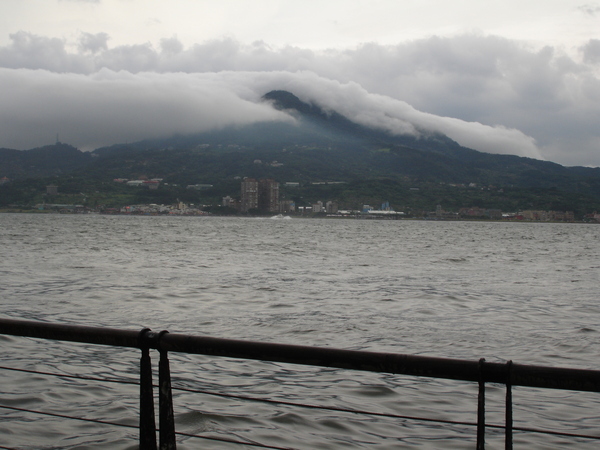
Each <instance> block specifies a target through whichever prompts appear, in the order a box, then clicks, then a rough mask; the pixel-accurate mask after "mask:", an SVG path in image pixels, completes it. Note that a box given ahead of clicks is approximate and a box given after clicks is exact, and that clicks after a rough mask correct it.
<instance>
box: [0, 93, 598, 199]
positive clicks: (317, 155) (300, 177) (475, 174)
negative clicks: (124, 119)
mask: <svg viewBox="0 0 600 450" xmlns="http://www.w3.org/2000/svg"><path fill="white" fill-rule="evenodd" d="M263 101H265V102H269V103H271V104H272V105H273V107H275V108H277V109H279V110H282V111H285V112H286V113H288V114H290V115H291V116H293V117H294V118H295V119H296V120H295V123H287V122H286V123H284V122H278V123H275V122H269V123H257V124H252V125H248V126H240V127H228V128H224V129H220V130H214V131H210V132H204V133H198V134H195V135H185V136H184V135H177V136H171V137H168V138H164V139H149V140H145V141H140V142H134V143H129V144H118V145H112V146H110V147H105V148H100V149H96V150H95V151H94V152H91V153H86V152H81V151H79V150H77V149H76V148H74V147H72V146H70V145H67V144H62V143H57V144H55V145H49V146H46V147H41V148H37V149H33V150H28V151H17V150H10V149H0V178H1V177H8V178H10V179H16V180H18V179H25V178H40V177H50V176H59V177H60V176H66V175H70V176H72V177H75V178H77V179H81V180H87V181H85V182H90V183H91V180H92V181H94V189H95V190H101V189H104V188H103V187H102V186H103V185H102V183H105V185H106V186H108V185H110V183H111V182H112V180H113V179H115V178H128V179H137V178H162V179H163V180H164V183H169V184H171V185H172V184H178V185H182V186H187V185H195V184H212V185H213V186H214V189H213V191H212V194H213V196H214V197H213V198H218V197H219V196H224V195H232V196H235V195H238V192H239V181H238V180H239V179H240V178H242V177H254V178H274V179H275V180H277V181H280V182H282V183H285V182H299V183H303V184H308V183H314V182H325V181H329V182H331V181H337V182H345V183H354V185H356V186H363V187H362V188H357V189H358V190H357V191H356V195H357V196H360V195H362V194H361V192H360V191H361V189H363V191H364V190H365V189H366V190H369V189H370V190H372V191H373V189H375V188H373V187H372V186H373V185H371V187H369V188H366V187H365V186H366V185H365V184H364V182H365V181H368V180H388V181H389V182H391V183H396V187H397V186H399V185H400V184H403V185H412V186H416V185H419V183H430V184H431V185H434V184H437V185H439V184H440V183H445V184H447V185H477V186H490V185H492V186H495V187H497V188H519V189H538V190H539V189H546V190H553V191H556V192H563V193H568V194H569V195H580V196H588V197H589V198H595V199H597V200H600V168H594V169H592V168H584V167H564V166H561V165H559V164H555V163H552V162H547V161H539V160H535V159H530V158H522V157H518V156H511V155H496V154H489V153H482V152H478V151H476V150H473V149H469V148H465V147H462V146H460V145H459V144H458V143H456V142H455V141H453V140H452V139H450V138H448V137H447V136H444V135H442V134H436V133H429V134H427V133H423V134H422V136H420V137H419V138H416V137H413V136H397V135H391V134H388V133H386V132H385V131H381V130H376V129H372V128H369V127H366V126H363V125H360V124H357V123H355V122H352V121H351V120H349V119H348V118H346V117H344V116H343V115H341V114H339V113H338V112H335V111H324V110H322V109H321V108H320V107H318V106H316V105H313V104H308V103H304V102H302V101H301V100H300V99H299V98H298V97H297V96H295V95H294V94H293V93H290V92H287V91H271V92H268V93H267V94H265V95H264V97H263ZM388 181H386V182H385V183H383V184H381V183H379V181H377V183H376V184H377V186H379V187H378V188H377V189H382V190H385V189H387V188H386V187H385V186H389V183H388ZM82 183H83V181H82ZM361 183H363V184H362V185H361ZM386 183H387V184H386ZM71 184H72V185H73V186H72V188H71V190H72V191H73V192H83V190H84V189H83V188H79V187H78V186H77V185H75V184H73V183H71ZM405 188H406V186H405ZM398 189H399V188H398ZM307 192H308V191H307ZM373 192H374V191H373ZM398 192H400V190H399V191H398ZM384 193H385V191H384V192H383V193H382V194H381V195H384ZM311 195H312V194H311ZM314 195H317V193H315V194H314ZM332 195H333V194H332ZM340 195H341V194H340ZM398 195H400V194H398ZM448 195H450V194H448ZM371 198H375V196H371ZM445 198H447V197H445ZM532 198H534V200H533V202H535V197H532ZM315 200H316V199H315ZM432 201H434V200H432ZM465 201H466V200H465ZM565 202H566V200H565ZM465 206H469V205H465Z"/></svg>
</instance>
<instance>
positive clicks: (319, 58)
mask: <svg viewBox="0 0 600 450" xmlns="http://www.w3.org/2000/svg"><path fill="white" fill-rule="evenodd" d="M90 36H96V37H97V38H98V39H97V40H96V41H94V40H92V41H93V42H96V43H97V44H98V46H97V47H92V48H97V49H98V50H97V51H96V52H95V53H93V52H92V51H91V49H90V51H85V50H84V48H80V52H79V53H69V52H67V51H66V49H65V43H64V42H63V41H61V40H57V39H49V38H43V37H38V36H34V35H31V34H28V33H24V32H20V33H17V34H15V35H11V38H12V42H11V45H9V46H7V47H4V48H0V67H5V68H11V69H17V68H28V69H46V70H49V71H53V72H57V73H58V72H70V73H72V74H80V75H81V76H82V79H86V80H89V81H90V86H93V85H95V84H94V83H93V82H92V81H93V80H96V78H94V77H95V76H96V75H97V74H99V73H103V72H105V73H111V72H119V71H126V72H128V73H129V75H130V76H132V77H133V78H132V80H136V79H137V78H136V77H138V76H139V77H141V78H142V79H147V78H148V77H149V76H150V75H152V76H153V77H156V78H153V79H155V82H156V83H158V81H157V80H159V79H161V77H163V79H164V83H166V84H168V83H169V82H170V81H169V80H173V79H174V78H173V75H174V73H180V75H181V76H182V77H183V75H184V74H190V75H189V76H188V77H183V78H180V79H179V81H178V85H177V86H178V87H177V89H178V90H177V89H175V88H174V89H175V91H174V92H173V94H174V95H173V98H179V97H178V95H179V92H187V90H188V89H192V87H193V89H200V87H199V85H198V84H197V80H200V79H201V80H204V81H203V83H208V82H209V81H207V80H211V81H210V82H211V83H217V81H216V80H219V79H220V80H221V81H220V83H221V84H220V86H221V89H222V92H223V93H224V92H226V91H227V90H230V91H233V92H236V96H238V97H239V98H240V99H244V101H247V102H257V101H258V98H260V96H261V95H262V94H264V93H265V92H267V91H269V90H271V89H275V88H286V86H287V88H288V89H289V90H292V91H293V92H295V93H296V95H299V96H304V98H305V99H308V100H311V101H315V102H320V103H321V105H322V106H323V107H326V108H330V109H338V110H339V111H340V112H342V113H344V114H346V115H348V116H350V117H351V118H353V119H354V120H357V121H361V122H362V123H365V124H369V125H375V126H379V127H382V128H385V129H388V130H392V131H394V132H400V133H405V132H408V133H412V132H414V131H415V127H417V128H426V129H433V128H436V129H438V130H439V131H443V132H445V133H447V134H448V135H449V136H450V137H452V138H453V139H455V140H457V141H458V142H460V143H461V144H463V145H466V146H469V147H472V148H475V149H478V150H482V151H490V152H496V153H513V154H520V155H527V156H532V157H542V158H546V159H552V160H554V161H557V162H560V163H562V164H567V165H575V164H580V165H600V156H599V155H597V148H598V147H597V146H596V143H597V138H598V136H599V132H598V131H597V130H596V128H597V125H591V124H592V123H594V122H595V123H596V124H597V123H598V122H600V102H598V101H592V99H598V98H600V85H599V81H598V77H597V75H596V74H595V72H594V70H595V68H594V66H593V64H594V63H595V62H596V61H597V58H598V57H599V56H600V50H598V41H596V40H591V41H589V42H588V43H587V44H586V45H585V46H584V47H583V48H582V52H583V54H584V60H583V62H577V61H575V60H573V59H572V58H571V57H569V56H567V55H565V54H563V53H561V52H560V51H558V50H557V49H554V48H552V47H546V48H542V49H536V50H534V49H531V48H527V47H525V46H524V45H522V44H520V43H518V42H515V41H511V40H507V39H503V38H500V37H494V36H481V35H477V34H468V35H463V36H457V37H454V38H439V37H432V38H430V39H422V40H418V41H412V42H406V43H401V44H398V45H390V46H383V45H378V44H365V45H362V46H360V47H358V48H355V49H351V50H329V51H323V52H316V51H311V50H306V49H302V48H297V47H292V46H287V47H284V48H272V47H270V46H269V45H267V44H266V43H264V42H260V41H259V42H255V43H252V44H249V45H245V44H241V43H240V42H237V41H235V40H233V39H222V40H215V41H210V42H205V43H202V44H196V45H192V46H190V47H189V48H184V47H183V45H182V44H181V42H180V41H179V40H178V39H177V38H176V37H172V38H169V39H164V40H162V41H161V43H160V47H159V48H158V49H155V48H154V47H153V46H152V45H150V44H142V45H132V46H118V47H114V48H107V47H103V44H102V43H103V42H104V43H106V41H103V40H102V36H100V35H90ZM106 38H107V37H106ZM194 77H196V78H194ZM65 78H66V76H65ZM194 80H196V81H194ZM225 80H228V81H227V82H226V81H225ZM232 80H236V81H235V82H233V81H232ZM131 84H135V83H134V81H132V82H131ZM99 85H100V83H98V86H99ZM111 86H116V84H111ZM142 86H146V87H147V88H149V85H148V84H147V83H142ZM292 88H293V89H292ZM90 89H91V87H90ZM150 98H155V97H154V96H150ZM133 100H134V99H132V101H133ZM136 101H137V100H136ZM198 101H199V105H203V104H204V103H202V102H201V101H200V100H198ZM200 107H201V106H198V108H200ZM223 113H224V116H225V115H226V114H225V111H223ZM279 119H280V118H279ZM279 119H278V120H279ZM222 120H223V121H225V120H226V118H225V117H223V119H222ZM209 123H211V122H210V121H209ZM582 124H589V125H586V127H585V128H583V127H582ZM172 127H175V128H176V126H175V124H172ZM159 128H160V127H159ZM140 129H141V127H140ZM575 130H576V131H575ZM166 131H167V130H166V128H165V130H164V132H166ZM577 135H579V136H580V139H579V140H577V137H576V136H577ZM129 139H133V138H132V137H130V138H129ZM96 140H97V139H96ZM577 142H579V143H578V144H577V145H576V143H577ZM561 145H568V147H565V148H564V149H563V151H562V152H560V151H559V149H560V148H561Z"/></svg>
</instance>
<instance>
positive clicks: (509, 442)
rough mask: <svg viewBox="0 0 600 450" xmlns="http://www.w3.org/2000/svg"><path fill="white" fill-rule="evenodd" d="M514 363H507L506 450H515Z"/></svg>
mask: <svg viewBox="0 0 600 450" xmlns="http://www.w3.org/2000/svg"><path fill="white" fill-rule="evenodd" d="M511 377H512V361H508V362H507V363H506V428H505V433H504V448H505V449H506V450H512V448H513V436H512V431H513V430H512V427H513V410H512V379H511Z"/></svg>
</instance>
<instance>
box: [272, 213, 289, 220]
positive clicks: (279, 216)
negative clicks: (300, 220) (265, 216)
mask: <svg viewBox="0 0 600 450" xmlns="http://www.w3.org/2000/svg"><path fill="white" fill-rule="evenodd" d="M271 219H275V220H290V219H291V217H290V216H284V215H283V214H277V215H276V216H273V217H271Z"/></svg>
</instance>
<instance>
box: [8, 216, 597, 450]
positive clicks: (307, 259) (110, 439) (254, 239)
mask: <svg viewBox="0 0 600 450" xmlns="http://www.w3.org/2000/svg"><path fill="white" fill-rule="evenodd" d="M599 238H600V227H599V226H595V225H581V224H530V223H520V224H519V223H517V224H508V223H467V222H424V221H362V220H305V219H293V220H285V221H282V220H269V219H237V218H206V217H200V218H198V217H195V218H185V217H123V216H98V215H94V216H63V215H43V216H42V215H13V214H4V215H0V252H1V253H0V254H1V259H0V283H1V284H0V294H1V296H0V302H1V304H2V311H1V314H2V316H3V317H8V318H14V319H28V320H41V321H49V322H56V323H71V324H80V325H91V326H108V327H113V328H125V329H132V330H137V329H141V328H142V327H150V328H152V329H154V330H161V329H168V330H170V331H171V332H177V333H187V334H197V335H211V336H215V337H224V338H234V339H248V340H258V341H268V342H280V343H291V344H302V345H317V346H331V347H337V348H345V349H360V350H371V351H384V352H395V353H407V354H419V355H428V356H440V357H451V358H465V359H470V360H474V359H479V358H481V357H485V358H486V360H487V361H506V360H513V361H515V362H518V363H524V364H539V365H548V366H564V367H577V368H592V369H599V368H600V367H599V364H598V361H599V356H600V342H599V339H598V338H599V333H598V332H599V331H600V301H599V298H598V278H599V277H598V275H599V273H600V270H599V269H600V259H599V254H600V252H599V250H600V244H599V242H600V240H599ZM0 341H1V342H2V353H1V354H2V360H1V361H0V365H2V366H10V367H18V368H25V369H34V370H39V371H48V372H60V373H70V374H81V375H92V376H101V377H111V378H115V377H126V378H130V379H136V377H137V373H138V358H139V354H138V352H136V351H133V350H123V349H116V350H115V349H111V348H105V347H99V346H89V345H81V344H70V343H57V342H48V341H41V340H30V339H24V338H13V337H2V336H0ZM155 359H156V358H155ZM171 360H172V367H171V370H172V374H173V379H174V381H173V382H174V384H176V385H178V386H185V387H190V388H194V389H202V390H209V391H215V392H224V393H229V394H236V395H252V396H259V397H263V398H270V399H283V400H286V401H296V402H300V403H310V404H320V405H326V406H337V407H346V408H359V409H364V410H370V411H376V412H386V413H394V414H400V415H414V416H419V417H431V418H441V419H450V420H464V421H469V422H473V421H475V419H476V394H477V393H476V386H474V385H471V384H468V383H462V384H461V383H456V382H446V381H441V380H428V379H416V378H411V377H397V376H390V375H379V374H361V373H356V372H348V371H339V370H329V369H316V368H307V367H296V366H290V365H276V364H266V363H259V362H248V361H233V360H227V359H218V358H208V357H198V356H189V355H177V354H172V355H171ZM503 395H504V392H503V389H502V388H500V387H495V386H488V400H487V401H488V405H487V409H488V421H489V422H495V423H499V424H501V423H502V422H503V407H502V401H503ZM514 402H515V413H514V416H515V417H514V418H515V425H516V426H533V427H542V428H547V429H560V430H566V431H574V432H585V433H587V434H595V435H600V419H599V417H600V397H598V396H596V395H590V394H578V393H571V392H562V391H557V392H547V391H546V392H544V391H537V390H532V389H524V388H515V389H514ZM137 403H138V392H137V388H136V387H135V386H132V387H127V386H123V385H112V384H111V385H103V384H98V383H89V382H84V381H80V380H72V379H57V378H50V377H46V376H42V375H26V374H23V373H18V372H11V371H6V370H0V404H3V405H9V406H17V407H22V408H28V409H33V410H43V411H51V412H55V413H59V414H70V415H78V416H80V417H92V418H96V419H103V420H110V421H118V422H121V423H124V424H133V425H136V424H137V411H138V406H137ZM175 415H176V427H177V430H178V431H183V432H186V433H194V434H196V433H204V434H207V435H210V436H221V437H227V438H233V439H239V440H252V441H256V442H261V443H265V444H269V445H274V446H281V447H292V448H302V449H311V448H323V449H342V448H380V449H389V448H469V447H471V448H472V447H473V446H474V437H475V430H474V429H471V428H468V427H456V426H447V425H432V424H430V423H425V424H423V423H422V422H415V421H410V420H406V421H404V420H398V419H394V420H392V419H379V418H372V417H364V416H356V415H349V414H345V413H338V412H332V411H315V410H304V409H296V408H289V407H284V406H272V405H263V404H256V403H248V402H244V401H240V400H227V399H222V398H218V397H211V396H206V395H199V394H189V393H183V392H176V393H175ZM136 436H137V431H136V430H130V429H127V428H122V429H121V428H116V427H111V426H105V425H91V424H89V423H79V422H74V421H68V420H65V419H61V418H48V417H43V416H37V415H32V414H27V413H21V412H13V411H8V410H3V409H0V446H1V445H4V446H12V447H14V448H72V449H75V448H76V449H85V448H94V449H97V448H99V449H100V448H101V449H117V448H122V449H133V448H136ZM487 444H488V448H503V440H502V436H501V434H498V433H496V432H493V431H490V432H489V434H488V437H487ZM565 445H571V446H577V448H590V449H591V448H596V447H597V443H594V442H588V441H585V440H582V441H577V440H573V439H563V438H559V437H548V436H541V435H537V434H524V433H520V434H519V433H516V434H515V448H563V447H564V446H565ZM200 447H202V448H215V449H217V448H218V449H222V448H240V446H236V445H230V444H224V443H221V442H210V441H203V440H198V439H195V438H183V437H182V438H180V441H179V442H178V448H181V449H193V448H200ZM242 448H243V447H242ZM248 448H250V447H248Z"/></svg>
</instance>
